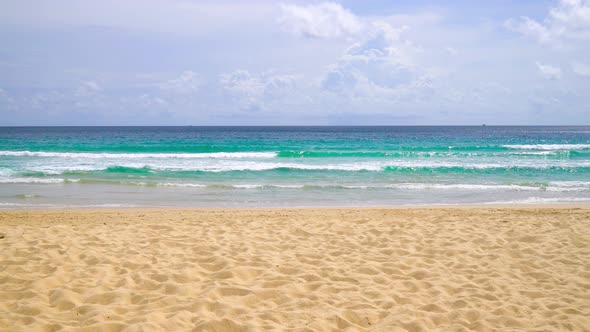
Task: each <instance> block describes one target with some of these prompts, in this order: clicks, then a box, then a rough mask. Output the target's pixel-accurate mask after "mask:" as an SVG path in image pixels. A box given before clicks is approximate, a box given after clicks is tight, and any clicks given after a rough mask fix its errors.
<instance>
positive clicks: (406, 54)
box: [321, 22, 421, 97]
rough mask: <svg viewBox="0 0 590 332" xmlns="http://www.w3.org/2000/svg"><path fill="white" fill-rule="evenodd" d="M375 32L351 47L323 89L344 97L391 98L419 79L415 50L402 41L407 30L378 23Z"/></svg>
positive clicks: (322, 85)
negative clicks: (402, 36)
mask: <svg viewBox="0 0 590 332" xmlns="http://www.w3.org/2000/svg"><path fill="white" fill-rule="evenodd" d="M372 29H373V31H372V33H371V34H370V35H369V36H368V38H366V39H365V40H363V41H362V42H358V43H355V44H353V45H352V46H351V47H349V49H348V50H347V51H346V53H345V54H344V55H343V56H342V57H341V58H340V59H339V61H338V62H337V63H335V64H334V65H332V66H331V67H330V68H329V70H328V72H327V74H326V75H325V76H324V78H323V79H322V81H321V87H322V88H324V89H325V90H327V91H331V92H335V93H338V94H341V95H345V96H354V97H361V96H362V97H375V96H378V95H380V96H381V97H384V96H386V95H388V96H389V97H391V96H393V95H399V94H400V93H402V92H407V91H408V88H409V87H410V86H413V84H414V83H415V81H416V80H418V79H420V76H421V74H420V73H419V70H418V69H417V68H416V66H415V65H414V63H413V52H414V51H415V48H414V47H413V46H412V45H411V43H410V42H409V41H407V40H402V39H401V34H402V32H403V30H404V29H405V28H399V29H396V28H394V27H392V26H391V25H389V24H386V23H383V22H376V23H374V24H373V26H372ZM413 88H418V89H419V87H417V86H413Z"/></svg>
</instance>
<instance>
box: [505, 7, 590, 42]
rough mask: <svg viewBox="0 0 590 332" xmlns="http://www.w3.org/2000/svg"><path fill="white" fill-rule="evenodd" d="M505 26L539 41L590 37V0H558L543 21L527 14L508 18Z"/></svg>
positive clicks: (559, 40) (585, 38) (560, 40)
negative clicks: (518, 18)
mask: <svg viewBox="0 0 590 332" xmlns="http://www.w3.org/2000/svg"><path fill="white" fill-rule="evenodd" d="M506 26H507V27H508V28H510V29H512V30H515V31H518V32H520V33H522V34H524V35H527V36H531V37H533V38H535V39H537V41H539V42H540V43H544V44H557V45H558V44H560V43H561V42H563V41H564V40H588V39H590V0H560V1H559V3H558V5H557V6H556V7H553V8H551V9H550V10H549V13H548V15H547V17H546V18H545V20H544V21H543V22H537V21H536V20H533V19H531V18H529V17H527V16H523V17H521V18H520V20H509V21H507V22H506Z"/></svg>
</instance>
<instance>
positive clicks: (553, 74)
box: [535, 62, 562, 80]
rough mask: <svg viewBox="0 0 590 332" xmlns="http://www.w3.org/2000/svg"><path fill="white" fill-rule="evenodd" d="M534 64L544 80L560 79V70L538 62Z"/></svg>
mask: <svg viewBox="0 0 590 332" xmlns="http://www.w3.org/2000/svg"><path fill="white" fill-rule="evenodd" d="M535 64H536V65H537V69H539V72H540V73H541V76H543V77H544V78H546V79H549V80H558V79H560V78H561V74H562V73H561V68H559V67H555V66H551V65H547V64H542V63H539V62H536V63H535Z"/></svg>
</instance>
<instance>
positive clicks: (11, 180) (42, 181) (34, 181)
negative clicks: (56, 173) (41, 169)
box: [0, 177, 66, 184]
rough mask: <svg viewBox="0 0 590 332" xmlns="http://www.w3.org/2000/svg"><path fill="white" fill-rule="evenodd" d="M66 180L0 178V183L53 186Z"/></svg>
mask: <svg viewBox="0 0 590 332" xmlns="http://www.w3.org/2000/svg"><path fill="white" fill-rule="evenodd" d="M65 181H66V180H64V179H59V178H11V177H2V178H0V183H4V184H9V183H13V184H17V183H23V184H24V183H31V184H55V183H64V182H65Z"/></svg>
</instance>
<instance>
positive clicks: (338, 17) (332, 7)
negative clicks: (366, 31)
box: [279, 2, 363, 38]
mask: <svg viewBox="0 0 590 332" xmlns="http://www.w3.org/2000/svg"><path fill="white" fill-rule="evenodd" d="M281 12H282V13H281V16H280V18H279V23H280V24H281V25H282V26H283V27H284V28H285V29H286V30H288V31H290V32H292V33H295V34H298V35H303V36H308V37H315V38H334V37H341V36H345V35H348V34H354V33H357V32H359V31H360V30H361V29H362V27H363V24H362V22H361V21H360V20H359V19H358V18H357V17H356V16H355V15H354V14H353V13H351V12H350V11H349V10H347V9H345V8H343V7H342V6H341V5H340V4H337V3H334V2H324V3H319V4H312V5H303V6H298V5H285V4H283V5H281Z"/></svg>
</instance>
